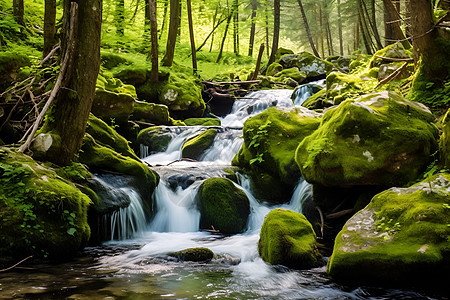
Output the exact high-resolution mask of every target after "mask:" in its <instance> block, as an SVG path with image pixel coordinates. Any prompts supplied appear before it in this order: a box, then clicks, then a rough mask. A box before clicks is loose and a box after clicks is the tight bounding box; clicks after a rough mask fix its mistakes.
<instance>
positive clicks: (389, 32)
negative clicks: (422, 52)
mask: <svg viewBox="0 0 450 300" xmlns="http://www.w3.org/2000/svg"><path fill="white" fill-rule="evenodd" d="M383 4H384V31H385V34H384V38H385V46H388V45H390V44H393V43H395V42H397V41H402V44H403V46H404V47H405V48H408V49H409V48H411V45H408V44H409V42H408V41H405V39H406V38H405V35H404V34H403V31H402V29H401V28H400V22H401V19H400V14H399V12H398V11H397V9H396V8H395V6H394V4H393V3H392V0H383Z"/></svg>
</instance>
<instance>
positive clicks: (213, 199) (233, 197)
mask: <svg viewBox="0 0 450 300" xmlns="http://www.w3.org/2000/svg"><path fill="white" fill-rule="evenodd" d="M197 205H198V208H199V210H200V214H201V217H200V228H201V229H215V230H218V231H220V232H222V233H230V234H234V233H241V232H244V231H245V229H246V227H247V218H248V215H249V214H250V202H249V200H248V198H247V195H246V194H245V193H244V191H243V190H241V189H239V188H237V187H236V186H235V185H234V183H233V182H232V181H231V180H229V179H226V178H209V179H207V180H205V181H204V182H203V183H202V185H201V186H200V188H199V190H198V194H197Z"/></svg>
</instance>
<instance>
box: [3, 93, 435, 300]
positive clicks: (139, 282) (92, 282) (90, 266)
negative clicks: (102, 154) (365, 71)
mask: <svg viewBox="0 0 450 300" xmlns="http://www.w3.org/2000/svg"><path fill="white" fill-rule="evenodd" d="M306 92H308V91H305V93H306ZM302 93H303V92H302ZM291 94H292V91H291V90H269V91H257V92H252V93H250V94H249V95H248V96H246V98H249V99H247V100H244V99H242V100H239V101H237V102H236V103H235V105H234V107H233V110H232V112H231V113H230V114H229V115H228V116H226V117H224V118H222V119H221V121H222V126H221V127H215V128H218V131H219V134H217V136H216V138H215V141H214V144H213V146H212V147H211V148H210V149H209V150H207V151H206V152H205V153H204V155H203V156H202V158H201V159H200V161H199V162H188V161H179V162H175V163H173V162H174V161H176V160H179V159H180V157H181V147H182V145H183V143H184V142H185V141H186V140H187V139H188V138H189V137H192V136H194V135H196V134H198V133H200V132H202V131H204V130H206V129H207V128H205V127H201V126H194V127H178V128H172V129H171V130H173V131H172V132H173V139H172V141H171V142H170V144H169V146H168V149H167V151H165V152H163V153H156V154H152V155H148V156H147V155H145V157H142V160H143V161H145V162H146V163H148V164H150V165H153V166H155V167H153V169H154V170H155V171H156V172H157V173H158V174H159V175H160V176H161V181H160V184H159V186H158V187H157V189H156V191H155V193H154V205H155V208H156V214H155V216H154V217H153V218H152V220H151V221H150V223H147V222H145V215H144V214H143V209H142V205H141V198H140V196H139V195H138V194H137V192H135V191H134V190H133V189H132V188H130V187H127V186H124V187H117V186H114V184H113V182H108V181H111V180H114V178H112V179H111V178H103V177H101V176H100V177H98V178H97V179H98V181H99V182H100V183H101V184H103V185H105V186H108V188H110V189H112V191H113V192H112V193H113V194H116V195H118V194H121V195H122V194H123V195H124V197H128V199H126V201H129V202H130V205H129V206H128V207H126V208H122V209H120V211H118V212H117V213H114V214H113V215H112V216H111V217H110V218H109V219H108V220H105V222H108V223H109V226H110V228H111V240H110V241H108V242H105V243H104V244H102V245H101V246H98V247H88V248H85V250H84V251H83V253H82V255H81V256H80V257H78V258H76V259H75V260H73V261H71V262H67V263H60V264H42V265H35V266H33V269H32V270H19V269H17V270H14V271H13V272H8V273H3V274H2V273H0V299H433V297H436V298H439V297H442V296H439V295H438V296H431V295H432V294H433V293H432V292H430V291H426V292H418V291H413V290H408V289H390V288H381V287H361V286H353V287H349V286H343V285H340V284H338V283H335V282H334V281H332V280H331V279H330V278H328V277H327V276H326V272H325V271H326V267H321V268H317V269H311V270H305V271H298V270H292V269H288V268H285V267H282V266H270V265H268V264H266V263H265V262H264V261H263V260H262V259H261V258H260V257H259V255H258V249H257V244H258V239H259V230H260V228H261V225H262V223H263V221H264V216H265V215H266V214H267V213H269V212H270V211H271V210H272V209H274V208H276V207H283V208H286V209H290V210H294V211H297V212H301V203H302V201H303V200H304V199H306V198H308V197H311V194H312V190H311V185H310V184H308V183H307V182H305V181H303V180H300V181H299V182H298V184H297V187H296V188H295V190H294V191H293V192H292V197H291V199H286V200H287V201H286V204H284V205H277V206H269V205H266V204H264V203H260V202H259V201H258V199H256V198H255V197H254V196H253V193H252V190H251V188H250V183H249V179H248V178H247V177H246V176H245V175H243V174H239V175H238V179H239V183H238V184H237V185H238V186H239V187H240V188H242V189H243V190H244V192H245V193H246V194H247V196H248V198H249V200H250V207H251V214H250V216H249V220H248V226H247V231H246V232H245V233H243V234H238V235H231V236H230V235H220V234H213V233H210V232H205V231H200V230H199V222H200V212H199V211H198V209H197V208H196V205H195V195H196V191H197V189H198V187H199V186H200V184H201V183H202V181H203V180H205V179H207V178H210V177H224V176H225V175H226V173H225V172H224V171H223V169H224V168H226V167H229V166H230V162H231V159H232V158H233V157H234V155H235V154H236V153H237V151H238V150H239V148H240V147H241V145H242V143H243V139H242V138H241V136H242V127H243V123H244V121H245V120H246V119H247V118H249V117H250V116H252V115H255V114H257V113H259V112H262V111H263V110H265V109H266V108H268V107H271V106H278V107H290V106H292V100H291V99H290V96H291ZM298 96H299V97H301V96H302V95H298ZM304 98H306V97H304ZM300 102H301V101H300ZM296 104H300V103H299V102H298V101H296ZM143 148H144V149H142V151H141V153H145V147H143ZM191 247H206V248H209V249H211V250H212V251H213V252H214V253H215V258H214V259H213V260H212V261H210V262H208V263H194V262H180V261H177V260H176V259H175V258H173V257H169V256H168V255H167V253H169V252H174V251H179V250H183V249H186V248H191Z"/></svg>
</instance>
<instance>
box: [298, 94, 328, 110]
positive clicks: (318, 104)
mask: <svg viewBox="0 0 450 300" xmlns="http://www.w3.org/2000/svg"><path fill="white" fill-rule="evenodd" d="M332 105H333V103H332V102H331V101H327V91H326V90H320V91H318V92H317V93H315V94H314V95H312V96H311V97H309V98H308V99H306V100H305V102H303V104H302V106H303V107H306V108H307V109H311V110H312V109H322V108H325V107H329V106H332Z"/></svg>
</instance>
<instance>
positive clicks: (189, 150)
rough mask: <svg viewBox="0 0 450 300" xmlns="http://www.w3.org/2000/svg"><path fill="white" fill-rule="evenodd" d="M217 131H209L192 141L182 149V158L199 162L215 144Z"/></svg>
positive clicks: (186, 143)
mask: <svg viewBox="0 0 450 300" xmlns="http://www.w3.org/2000/svg"><path fill="white" fill-rule="evenodd" d="M216 135H217V129H213V128H211V129H208V130H206V131H204V132H202V133H200V134H198V135H196V136H194V137H192V138H190V139H188V140H187V141H186V142H185V143H184V145H183V147H182V148H181V157H182V158H190V159H195V160H198V159H200V157H201V156H202V154H203V153H204V152H205V151H206V150H208V149H209V148H210V147H211V145H212V144H213V142H214V139H215V137H216Z"/></svg>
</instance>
